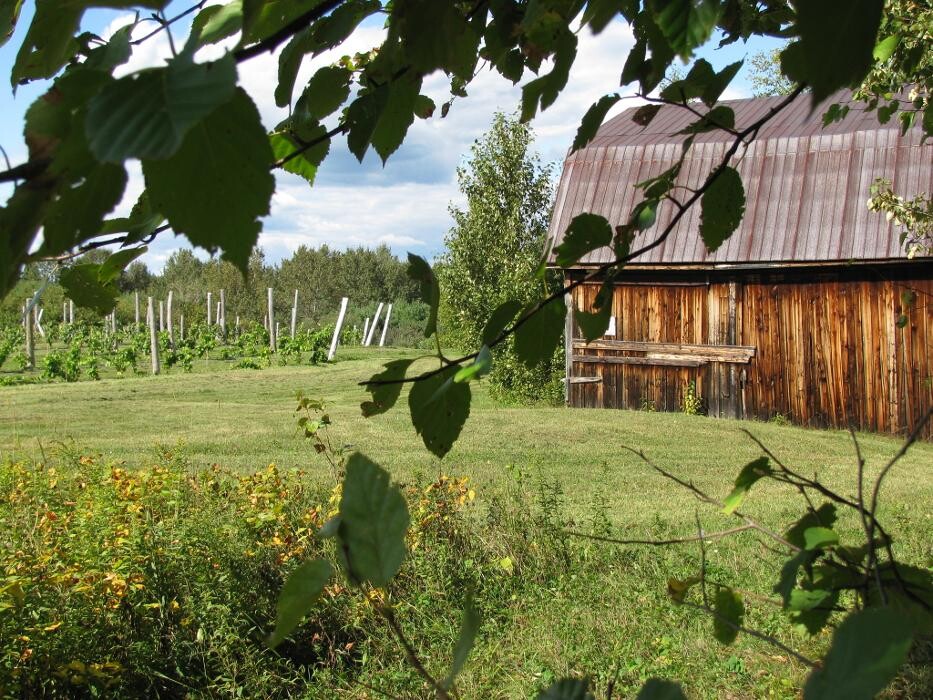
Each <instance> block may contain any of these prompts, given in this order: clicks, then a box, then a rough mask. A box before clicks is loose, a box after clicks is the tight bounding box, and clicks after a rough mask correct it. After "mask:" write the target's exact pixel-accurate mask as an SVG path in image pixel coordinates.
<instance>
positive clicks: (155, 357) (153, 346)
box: [146, 297, 160, 374]
mask: <svg viewBox="0 0 933 700" xmlns="http://www.w3.org/2000/svg"><path fill="white" fill-rule="evenodd" d="M146 307H147V311H148V314H149V352H150V354H151V356H152V373H153V374H158V373H159V369H160V368H159V336H158V334H157V333H156V324H155V309H154V308H153V305H152V297H148V300H147V302H146Z"/></svg>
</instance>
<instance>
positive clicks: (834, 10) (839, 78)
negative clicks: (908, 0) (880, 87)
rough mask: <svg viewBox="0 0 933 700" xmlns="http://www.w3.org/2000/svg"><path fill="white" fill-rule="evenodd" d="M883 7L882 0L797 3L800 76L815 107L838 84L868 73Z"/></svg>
mask: <svg viewBox="0 0 933 700" xmlns="http://www.w3.org/2000/svg"><path fill="white" fill-rule="evenodd" d="M883 8H884V0H811V1H810V2H799V3H797V5H796V9H797V30H798V32H799V34H800V54H799V62H798V65H799V69H800V70H802V71H803V75H801V76H799V77H800V78H802V79H803V82H806V83H807V84H808V85H809V86H810V88H811V91H812V92H811V98H812V104H813V106H814V107H815V106H816V105H818V104H819V103H820V102H822V101H823V100H825V99H826V98H827V97H829V96H830V95H831V94H832V93H833V92H835V91H836V90H838V89H839V88H843V87H856V86H857V85H859V84H860V83H861V82H862V80H863V79H864V77H865V76H866V75H867V73H868V71H869V70H870V69H871V66H872V61H873V59H872V52H873V51H874V48H875V42H876V41H877V37H878V27H879V25H880V24H881V14H882V9H883ZM794 77H795V79H797V78H798V76H794Z"/></svg>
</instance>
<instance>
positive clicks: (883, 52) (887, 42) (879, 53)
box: [871, 34, 901, 63]
mask: <svg viewBox="0 0 933 700" xmlns="http://www.w3.org/2000/svg"><path fill="white" fill-rule="evenodd" d="M900 40H901V38H900V37H899V36H898V35H897V34H892V35H891V36H889V37H887V38H886V39H882V40H881V41H879V42H878V43H877V44H875V48H874V50H872V52H871V55H872V58H874V59H875V60H876V61H878V62H879V63H884V62H885V61H887V60H888V59H889V58H891V56H892V54H893V53H894V49H896V48H897V45H898V43H899V42H900Z"/></svg>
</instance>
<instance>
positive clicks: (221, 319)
mask: <svg viewBox="0 0 933 700" xmlns="http://www.w3.org/2000/svg"><path fill="white" fill-rule="evenodd" d="M219 304H220V308H219V310H218V312H217V321H218V323H220V337H221V338H223V340H224V342H226V341H227V292H226V290H225V289H221V290H220V302H219Z"/></svg>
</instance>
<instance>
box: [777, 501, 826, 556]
mask: <svg viewBox="0 0 933 700" xmlns="http://www.w3.org/2000/svg"><path fill="white" fill-rule="evenodd" d="M835 522H836V506H834V505H833V504H832V503H824V504H823V505H821V506H820V507H819V508H817V509H816V511H815V512H814V511H808V512H807V514H806V515H804V516H803V517H802V518H800V520H798V521H797V522H796V523H794V524H793V525H791V526H790V528H788V530H787V532H786V533H784V539H786V540H787V541H788V542H790V543H791V544H792V545H794V546H795V547H800V548H801V549H806V548H807V542H806V531H807V530H808V529H810V528H813V527H832V525H833V523H835Z"/></svg>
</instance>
